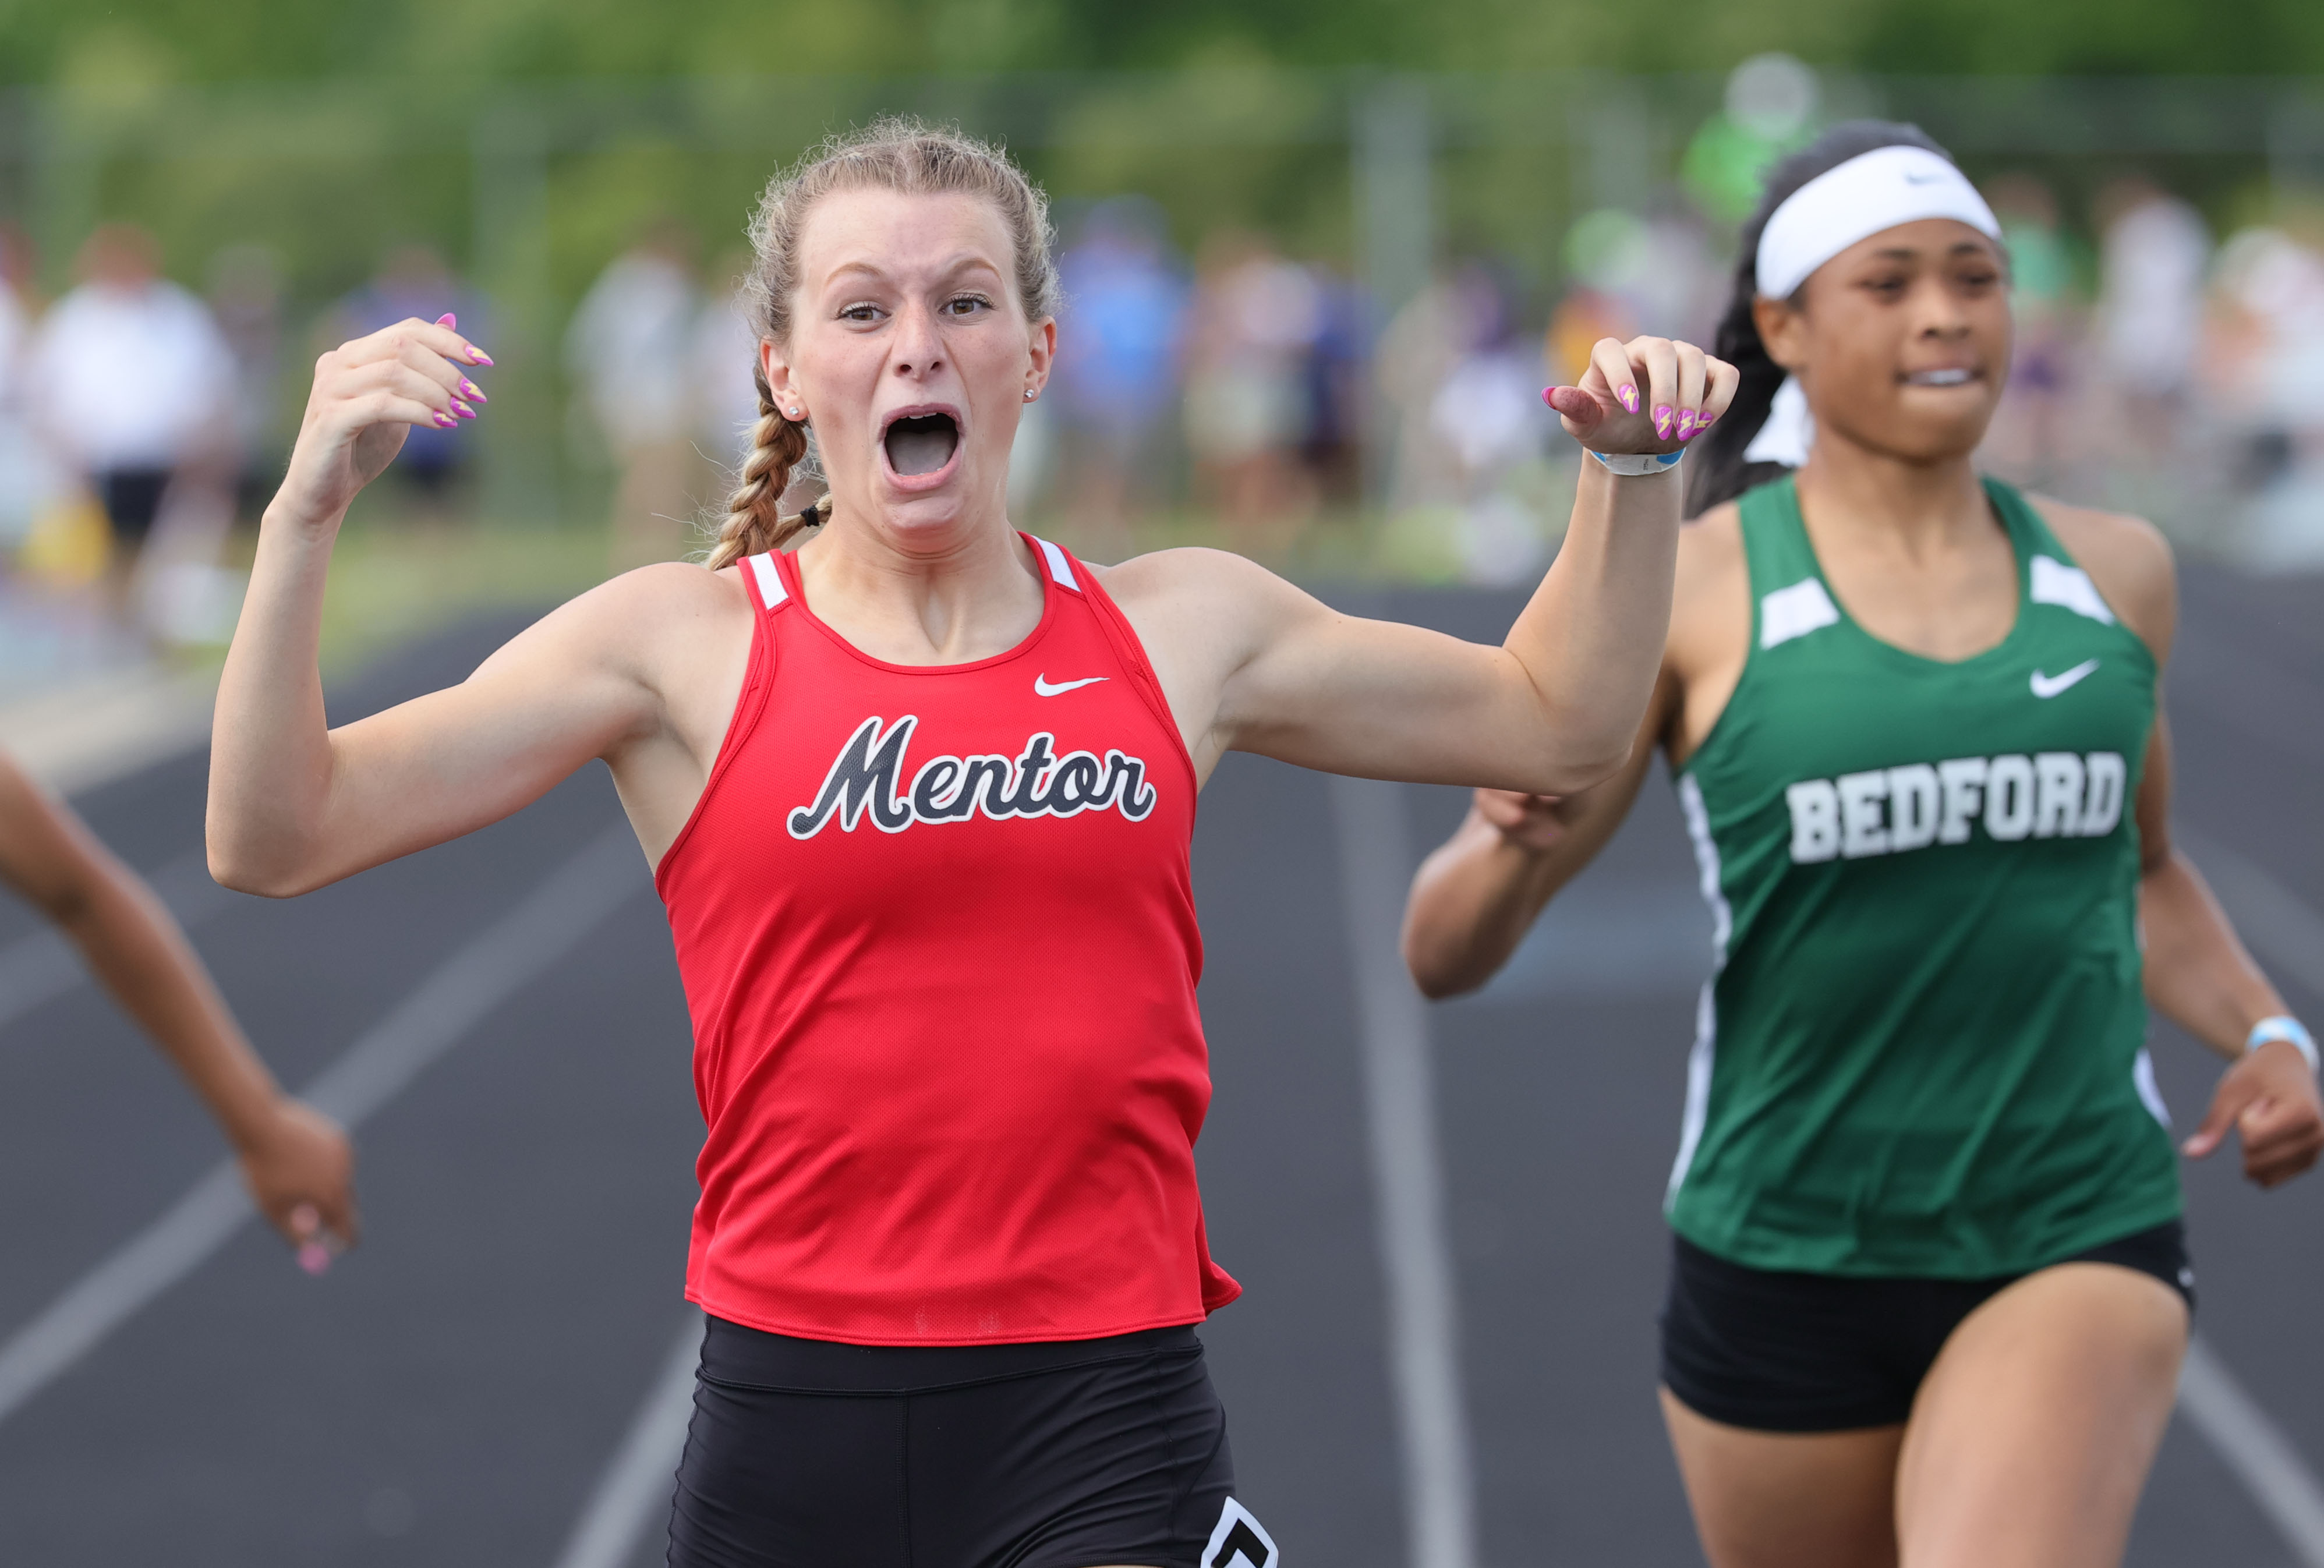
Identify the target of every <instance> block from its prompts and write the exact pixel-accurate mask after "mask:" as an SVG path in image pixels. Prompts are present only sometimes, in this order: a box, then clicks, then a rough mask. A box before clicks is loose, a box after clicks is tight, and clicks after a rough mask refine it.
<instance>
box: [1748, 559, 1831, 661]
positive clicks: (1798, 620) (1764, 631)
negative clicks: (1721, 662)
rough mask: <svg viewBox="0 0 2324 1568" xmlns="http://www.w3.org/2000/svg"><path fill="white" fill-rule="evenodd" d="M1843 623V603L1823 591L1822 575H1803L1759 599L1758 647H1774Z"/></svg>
mask: <svg viewBox="0 0 2324 1568" xmlns="http://www.w3.org/2000/svg"><path fill="white" fill-rule="evenodd" d="M1839 624H1840V606H1839V605H1837V604H1833V603H1832V602H1831V595H1830V594H1827V593H1825V592H1824V587H1823V579H1822V578H1821V577H1804V578H1802V579H1801V580H1800V581H1798V582H1796V583H1794V584H1793V585H1792V586H1790V587H1788V588H1777V589H1775V591H1774V592H1773V593H1770V594H1766V595H1761V597H1760V600H1759V646H1760V647H1761V648H1762V649H1767V648H1773V647H1775V645H1776V644H1778V643H1783V642H1789V641H1791V640H1792V639H1793V638H1794V637H1804V636H1806V635H1807V634H1808V633H1809V632H1821V631H1822V630H1823V629H1824V628H1825V627H1827V626H1837V625H1839Z"/></svg>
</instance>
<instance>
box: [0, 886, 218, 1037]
mask: <svg viewBox="0 0 2324 1568" xmlns="http://www.w3.org/2000/svg"><path fill="white" fill-rule="evenodd" d="M148 880H149V881H151V882H152V888H153V890H154V892H155V893H157V894H159V895H160V896H161V903H162V905H163V906H164V907H165V908H166V909H168V910H169V911H170V913H171V916H173V917H174V918H176V920H177V922H178V924H179V925H180V926H181V927H185V928H186V929H187V930H189V931H190V930H192V929H193V928H194V927H196V926H198V925H200V924H201V923H202V922H203V921H204V920H207V919H208V918H210V917H211V916H212V915H215V914H217V912H218V911H219V910H221V909H226V907H227V906H228V905H230V904H231V903H233V901H234V899H233V895H231V894H230V893H228V892H227V891H226V890H225V889H224V888H221V887H219V886H218V885H217V883H216V882H214V881H211V880H210V871H209V862H208V857H207V856H205V855H204V854H203V853H202V852H201V851H199V850H196V851H195V852H194V853H191V854H189V855H180V857H179V858H178V859H176V860H173V861H171V862H170V863H169V864H168V865H165V866H163V867H162V868H161V870H160V871H157V872H154V873H153V874H152V877H151V878H150V879H148ZM87 979H88V968H87V967H86V966H85V965H83V964H82V963H81V959H80V955H79V953H78V952H77V951H75V949H74V947H73V945H72V944H71V943H69V942H68V941H66V940H65V939H64V938H63V937H62V936H59V935H57V933H56V932H55V931H53V930H51V929H49V928H48V927H42V928H41V929H40V930H38V931H35V932H33V933H32V934H31V935H30V936H22V937H19V938H18V939H17V940H15V941H14V942H11V943H10V944H9V945H7V946H5V947H0V1028H7V1027H8V1026H9V1025H10V1024H12V1023H14V1022H15V1021H16V1020H17V1019H20V1018H23V1016H24V1015H25V1014H26V1013H28V1012H31V1011H32V1010H33V1009H35V1008H37V1007H40V1006H41V1005H42V1003H44V1002H48V1001H53V1000H55V999H56V998H58V997H60V996H62V995H63V994H64V993H65V992H69V991H70V990H72V989H73V988H74V987H75V986H77V985H78V984H80V983H81V982H83V981H85V980H87Z"/></svg>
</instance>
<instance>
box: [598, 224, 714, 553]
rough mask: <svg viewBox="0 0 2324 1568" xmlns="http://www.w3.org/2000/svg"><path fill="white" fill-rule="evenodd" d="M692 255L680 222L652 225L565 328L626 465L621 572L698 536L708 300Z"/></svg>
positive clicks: (617, 512) (618, 513)
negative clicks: (699, 356)
mask: <svg viewBox="0 0 2324 1568" xmlns="http://www.w3.org/2000/svg"><path fill="white" fill-rule="evenodd" d="M700 311H701V296H700V294H699V292H698V291H697V290H696V287H695V282H694V276H693V272H692V271H691V269H690V268H689V267H688V265H687V244H686V239H685V235H683V234H682V233H681V232H680V231H679V230H678V228H677V227H676V226H673V225H669V224H659V225H657V226H655V227H654V228H653V229H652V230H650V232H649V233H648V235H646V237H645V239H644V240H642V241H641V243H640V244H636V245H633V246H632V247H631V248H630V249H629V250H627V251H624V252H623V253H622V254H620V255H618V256H616V257H614V258H613V262H612V263H611V264H610V265H608V266H607V267H606V268H605V270H604V272H601V273H599V274H598V277H597V281H595V283H593V284H591V285H590V288H589V292H588V293H587V294H586V295H585V296H583V298H582V300H581V304H580V307H579V308H578V309H576V310H575V311H574V313H573V320H572V324H571V325H570V326H569V327H567V331H566V337H565V357H566V363H567V366H568V367H569V368H570V369H571V370H572V372H573V374H574V377H575V379H576V380H577V381H578V382H579V383H580V384H581V389H582V392H583V393H584V395H585V396H586V398H587V400H588V406H589V409H590V411H591V412H592V413H594V414H595V416H596V420H597V426H598V429H600V430H601V431H602V432H603V433H604V438H605V445H606V447H608V449H610V451H611V452H612V454H613V461H614V463H615V464H616V465H617V466H619V467H620V469H621V475H622V477H621V484H620V487H619V488H618V489H617V491H616V492H615V493H614V500H613V568H614V569H615V570H616V571H621V570H625V569H627V568H629V567H640V566H646V565H649V564H650V563H652V562H655V561H667V560H675V559H677V558H678V556H679V555H681V554H682V553H683V552H684V550H685V549H686V548H687V545H688V543H689V542H690V540H691V529H690V520H691V518H692V516H693V513H694V510H695V504H694V501H693V497H692V495H691V493H690V492H691V491H692V489H693V488H694V487H695V485H694V482H695V480H696V469H697V461H696V453H695V447H694V441H693V436H694V428H695V418H694V400H693V398H692V396H691V395H690V393H691V388H690V387H689V386H688V384H687V382H688V372H689V370H690V369H691V367H692V362H693V355H692V350H693V348H694V340H695V334H696V326H697V319H698V317H699V314H700Z"/></svg>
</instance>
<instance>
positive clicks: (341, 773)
mask: <svg viewBox="0 0 2324 1568" xmlns="http://www.w3.org/2000/svg"><path fill="white" fill-rule="evenodd" d="M489 363H490V362H489V361H488V360H486V359H484V357H483V355H481V354H480V352H479V351H477V350H476V349H475V347H474V346H472V345H470V344H469V343H468V342H467V340H466V339H465V338H463V337H460V336H459V334H458V333H457V332H455V331H453V330H452V329H451V327H448V326H447V325H444V324H441V323H433V324H431V323H428V322H421V321H406V322H403V323H401V324H400V325H398V326H395V327H388V328H386V329H385V330H383V331H381V332H377V333H374V334H373V335H372V336H371V337H365V338H361V339H358V340H357V341H355V342H354V343H350V344H346V345H345V346H341V347H339V348H336V349H334V350H332V351H331V352H330V353H328V354H326V355H323V356H322V358H321V359H320V360H319V361H318V363H317V365H316V372H315V387H314V392H313V394H312V396H311V397H310V399H309V402H308V405H307V412H306V417H305V420H304V421H303V422H302V423H301V425H300V432H299V440H298V445H297V446H296V447H295V448H294V449H293V451H292V453H291V465H290V471H289V473H288V475H286V476H285V478H284V480H283V483H282V488H281V491H280V492H279V493H277V494H276V496H275V497H274V500H273V502H272V504H270V505H269V506H268V507H267V509H266V513H265V516H264V517H263V520H262V521H261V522H260V525H259V539H258V553H257V558H256V560H255V562H254V566H253V567H252V571H251V581H250V592H249V595H248V596H247V598H246V599H245V600H244V604H243V611H242V620H241V623H240V624H239V625H238V626H237V627H236V628H235V637H234V644H233V646H232V648H231V649H229V650H228V651H227V654H226V669H225V672H224V674H223V676H222V678H221V679H220V682H219V687H218V701H217V719H216V722H215V726H214V735H213V745H212V749H211V752H210V798H209V818H208V839H209V853H210V870H211V872H212V874H214V875H215V876H216V877H217V879H218V881H221V882H223V883H225V884H226V886H228V887H231V888H236V889H239V890H243V891H244V892H253V893H263V894H268V895H271V896H276V897H284V896H289V895H291V894H294V893H300V892H304V891H306V890H309V889H311V888H315V887H318V886H321V885H323V884H324V883H327V882H330V881H337V879H339V878H341V877H345V876H347V875H350V874H352V873H353V872H357V871H361V870H363V869H364V867H366V866H370V865H375V864H377V863H379V862H382V861H384V860H391V859H392V858H394V857H395V856H397V855H401V854H408V853H411V852H412V851H414V850H417V849H421V848H425V847H426V846H428V845H429V844H438V843H441V842H443V841H444V840H446V839H448V838H455V837H457V836H458V835H461V834H464V833H467V832H470V831H472V830H473V829H475V828H477V827H481V826H484V825H485V824H486V823H489V822H493V821H496V820H498V819H499V818H501V817H503V816H507V815H509V814H510V813H511V812H512V811H515V810H516V809H517V808H518V807H521V806H523V805H525V804H526V803H527V802H529V801H530V800H532V799H534V798H538V797H539V796H540V795H541V794H543V793H545V792H546V791H547V790H548V789H549V788H550V787H551V786H553V785H555V784H556V783H557V782H558V780H560V779H564V778H565V777H566V776H567V775H568V774H570V773H571V772H572V771H573V770H575V769H576V768H578V767H580V766H581V765H582V764H583V763H584V762H586V761H588V760H589V759H590V758H592V757H596V756H601V755H604V753H605V752H606V751H607V750H608V749H610V748H612V747H613V746H615V745H617V744H619V743H620V742H622V740H623V739H624V738H625V737H630V736H634V735H637V734H639V733H645V732H647V731H649V730H650V729H651V728H652V726H653V725H655V724H657V723H658V722H659V707H658V706H657V704H656V702H655V700H654V698H653V696H652V694H651V692H650V688H649V686H648V684H647V683H646V682H645V681H644V680H643V679H641V677H640V674H639V672H638V670H637V669H635V668H634V667H633V666H632V664H631V663H630V662H628V661H627V660H626V659H625V655H624V652H623V650H625V649H626V648H628V647H629V646H630V645H631V642H632V639H631V637H630V635H629V633H630V632H631V630H632V628H633V627H634V626H635V624H636V623H637V619H638V612H639V610H640V608H641V606H640V604H638V603H637V600H638V598H639V595H641V594H644V595H652V594H654V593H657V592H659V591H661V589H659V588H658V587H657V586H656V585H655V583H652V582H649V583H646V584H642V585H641V583H639V582H637V581H635V580H632V579H622V580H621V581H619V582H617V583H614V584H609V585H606V586H604V587H601V588H598V589H597V590H595V591H594V592H593V593H591V594H588V595H583V596H582V597H581V598H580V599H577V600H576V601H574V602H573V603H572V604H567V605H566V606H565V607H564V608H563V609H560V610H558V611H557V612H556V613H553V614H551V615H549V617H548V618H547V619H546V620H544V621H542V622H541V623H539V624H538V625H536V626H534V627H532V628H531V629H530V630H529V631H527V632H524V633H522V634H521V635H520V636H519V637H517V638H516V639H515V640H514V641H512V642H511V643H510V644H509V645H508V646H507V647H505V648H503V649H502V650H500V651H499V652H498V653H496V654H494V655H493V657H492V658H491V659H488V660H486V661H485V663H484V665H483V667H482V668H480V669H478V670H477V671H476V673H475V675H474V676H472V677H470V678H468V679H467V680H466V681H465V682H463V683H462V684H461V685H459V686H457V687H450V688H448V689H447V690H444V691H439V692H434V693H431V694H429V696H424V697H420V698H419V699H417V700H416V701H413V702H409V703H405V704H403V705H402V706H400V707H396V708H392V709H390V710H388V711H387V712H385V713H383V714H379V715H374V716H373V717H371V718H367V719H364V720H362V721H360V722H359V723H356V724H348V725H346V726H345V727H343V728H341V729H338V730H333V729H331V728H329V726H328V724H327V723H326V721H325V718H324V712H323V687H322V678H321V676H320V675H319V673H318V669H317V666H316V654H317V649H318V642H319V640H320V636H321V624H322V602H323V580H324V576H325V573H326V571H327V568H328V566H329V563H330V556H331V547H332V544H333V542H334V541H335V540H337V534H338V528H339V523H340V521H341V520H342V519H343V518H344V517H345V516H346V510H347V506H348V504H349V503H351V502H352V501H353V500H354V499H355V493H356V492H358V491H359V490H361V489H362V488H363V486H364V484H368V483H369V482H370V481H371V480H372V479H374V478H375V477H376V476H377V475H379V474H380V473H381V472H382V471H383V469H384V468H385V467H386V466H387V465H388V463H389V462H390V461H391V460H392V458H393V457H394V456H395V454H396V452H397V451H398V450H399V449H400V448H401V446H402V444H403V437H404V433H405V431H406V430H408V429H410V427H411V426H414V425H424V424H438V425H440V424H443V423H444V422H445V421H447V420H456V419H457V410H467V411H469V412H473V411H474V404H475V400H477V399H479V398H480V397H481V394H480V393H478V392H476V391H475V383H472V382H470V381H469V380H468V371H469V368H470V367H471V366H473V365H475V364H489ZM681 575H682V576H687V577H689V578H703V579H704V584H705V585H706V584H707V581H708V579H707V578H706V576H705V574H702V573H699V572H692V573H684V574H681ZM644 576H647V577H649V578H652V577H653V576H654V574H650V573H649V574H644ZM658 581H660V582H662V583H666V582H667V579H666V578H663V579H658ZM697 586H703V585H697Z"/></svg>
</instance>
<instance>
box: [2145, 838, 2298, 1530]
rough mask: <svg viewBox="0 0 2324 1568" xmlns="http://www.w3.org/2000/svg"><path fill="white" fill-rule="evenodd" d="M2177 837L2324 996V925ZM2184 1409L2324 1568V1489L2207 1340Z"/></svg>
mask: <svg viewBox="0 0 2324 1568" xmlns="http://www.w3.org/2000/svg"><path fill="white" fill-rule="evenodd" d="M2177 836H2178V839H2179V844H2180V847H2181V848H2182V849H2184V850H2186V851H2187V853H2189V854H2190V855H2191V856H2193V857H2194V859H2195V860H2196V862H2198V863H2199V865H2200V866H2201V867H2202V871H2203V877H2204V880H2205V881H2208V882H2209V883H2210V884H2211V890H2212V891H2213V892H2214V893H2216V894H2218V899H2219V903H2220V905H2221V906H2222V907H2223V908H2225V909H2226V910H2227V915H2228V918H2230V919H2232V920H2233V921H2234V922H2235V926H2236V933H2237V934H2238V935H2239V936H2242V937H2243V939H2244V941H2245V943H2246V945H2249V946H2250V948H2251V949H2252V951H2253V952H2255V953H2256V954H2257V955H2259V956H2260V957H2261V958H2262V959H2263V960H2264V961H2265V962H2266V963H2267V964H2268V965H2269V966H2270V967H2271V968H2273V969H2275V970H2276V971H2278V972H2279V973H2282V974H2285V975H2289V976H2291V977H2292V978H2293V979H2296V980H2298V981H2299V982H2300V983H2301V984H2302V985H2304V986H2306V987H2307V988H2308V989H2309V990H2310V991H2312V992H2324V916H2319V914H2318V913H2317V912H2316V911H2315V910H2314V909H2311V908H2310V906H2309V905H2308V903H2307V902H2306V901H2305V900H2304V899H2301V897H2300V896H2299V895H2298V894H2297V893H2294V892H2293V891H2292V890H2291V889H2289V888H2287V887H2285V886H2284V885H2283V884H2282V883H2281V882H2279V881H2276V880H2275V879H2274V878H2273V877H2272V876H2270V875H2268V873H2267V872H2264V871H2262V870H2261V869H2260V868H2259V867H2258V866H2256V865H2255V864H2253V863H2252V862H2250V861H2247V860H2246V859H2245V858H2244V857H2243V856H2242V855H2239V854H2237V853H2236V852H2235V851H2233V850H2231V849H2229V848H2227V846H2226V845H2225V844H2219V843H2217V842H2215V841H2214V840H2212V839H2210V838H2209V837H2207V836H2205V835H2199V834H2190V833H2188V832H2186V831H2185V830H2183V829H2181V830H2178V832H2177ZM2179 1407H2180V1409H2181V1410H2182V1411H2184V1412H2185V1413H2186V1416H2187V1419H2188V1420H2189V1421H2190V1422H2191V1423H2193V1424H2194V1427H2195V1430H2197V1431H2198V1432H2200V1433H2201V1434H2203V1436H2204V1438H2205V1439H2206V1440H2207V1441H2209V1443H2210V1445H2211V1447H2212V1449H2213V1451H2214V1452H2216V1453H2218V1456H2219V1458H2220V1459H2221V1460H2222V1461H2224V1462H2226V1464H2227V1468H2228V1469H2229V1470H2231V1471H2234V1472H2235V1475H2236V1480H2240V1481H2241V1482H2243V1484H2244V1489H2245V1490H2246V1491H2248V1492H2250V1493H2251V1495H2252V1500H2253V1501H2254V1502H2255V1503H2257V1504H2258V1505H2259V1508H2260V1511H2261V1512H2262V1513H2264V1514H2265V1515H2266V1516H2267V1517H2268V1518H2269V1520H2270V1521H2271V1522H2272V1523H2273V1524H2274V1526H2275V1527H2276V1530H2277V1532H2278V1533H2279V1534H2280V1535H2282V1536H2283V1539H2284V1542H2285V1544H2286V1545H2290V1546H2291V1547H2292V1551H2293V1552H2294V1553H2296V1554H2298V1556H2299V1558H2300V1561H2301V1563H2304V1564H2306V1565H2307V1568H2324V1483H2319V1481H2318V1480H2317V1477H2316V1472H2315V1471H2314V1470H2313V1469H2311V1468H2310V1466H2309V1463H2308V1462H2307V1460H2306V1459H2305V1458H2304V1457H2303V1456H2302V1455H2301V1452H2300V1450H2299V1449H2298V1447H2296V1446H2295V1445H2294V1444H2293V1443H2292V1439H2291V1437H2290V1436H2289V1435H2288V1434H2286V1433H2285V1432H2284V1430H2283V1428H2282V1427H2281V1426H2279V1425H2276V1423H2275V1420H2274V1418H2273V1416H2269V1415H2268V1413H2267V1412H2266V1411H2265V1410H2264V1409H2263V1408H2262V1407H2260V1404H2259V1401H2257V1400H2256V1399H2255V1398H2253V1397H2251V1395H2250V1394H2249V1393H2247V1392H2246V1391H2245V1388H2244V1387H2243V1385H2242V1384H2241V1383H2239V1382H2237V1381H2236V1377H2235V1374H2234V1373H2233V1372H2231V1371H2229V1370H2227V1363H2226V1362H2225V1361H2223V1360H2220V1359H2219V1355H2218V1351H2214V1350H2212V1349H2211V1347H2210V1346H2209V1344H2207V1343H2205V1342H2204V1341H2203V1340H2202V1338H2201V1337H2200V1336H2198V1337H2197V1338H2196V1339H2195V1340H2194V1341H2193V1342H2191V1343H2190V1344H2189V1345H2188V1347H2187V1364H2186V1366H2185V1367H2184V1369H2182V1370H2181V1372H2180V1375H2179Z"/></svg>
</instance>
